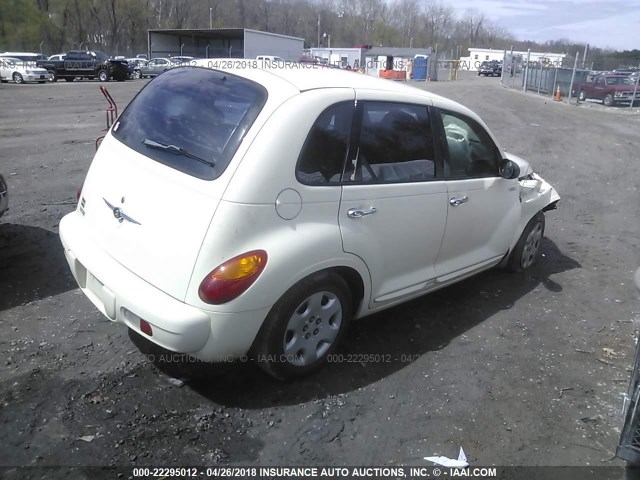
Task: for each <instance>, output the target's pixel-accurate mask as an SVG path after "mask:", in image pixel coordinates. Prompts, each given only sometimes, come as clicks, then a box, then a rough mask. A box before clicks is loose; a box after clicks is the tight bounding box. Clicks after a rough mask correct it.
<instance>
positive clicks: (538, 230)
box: [506, 212, 545, 272]
mask: <svg viewBox="0 0 640 480" xmlns="http://www.w3.org/2000/svg"><path fill="white" fill-rule="evenodd" d="M544 225H545V221H544V213H542V212H538V213H536V214H535V215H534V216H533V218H532V219H531V220H529V223H527V226H526V227H524V230H523V232H522V235H520V239H519V240H518V243H516V246H515V248H514V249H513V251H512V252H511V255H509V260H508V262H507V265H506V268H507V270H510V271H512V272H522V271H524V270H526V269H528V268H530V267H531V266H532V265H533V264H534V263H535V261H536V257H537V256H538V252H539V251H540V244H541V243H542V237H543V236H544Z"/></svg>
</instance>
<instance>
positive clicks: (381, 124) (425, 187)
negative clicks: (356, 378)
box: [338, 90, 447, 308]
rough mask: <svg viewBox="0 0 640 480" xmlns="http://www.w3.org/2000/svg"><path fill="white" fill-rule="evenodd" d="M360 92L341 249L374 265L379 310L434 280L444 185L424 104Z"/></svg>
mask: <svg viewBox="0 0 640 480" xmlns="http://www.w3.org/2000/svg"><path fill="white" fill-rule="evenodd" d="M356 97H357V99H358V102H357V104H358V107H357V109H356V120H355V123H354V129H353V134H352V141H351V148H350V151H349V156H348V161H347V168H346V170H345V174H344V176H343V185H342V198H341V202H340V212H339V217H338V222H339V225H340V231H341V235H342V242H343V249H344V251H345V252H349V253H353V254H355V255H357V256H359V257H360V258H361V259H362V260H363V261H364V262H365V263H366V265H367V267H368V268H369V272H370V274H371V292H372V296H371V300H370V307H371V308H376V307H378V306H383V305H386V304H389V303H394V302H397V301H399V300H400V299H402V298H403V297H406V296H408V295H412V294H415V293H417V292H420V291H424V290H426V289H428V288H429V287H430V286H431V285H432V284H433V281H434V277H435V267H434V264H435V261H436V258H437V255H438V250H439V248H440V244H441V242H442V237H443V234H444V228H445V223H446V213H447V209H446V199H447V187H446V183H445V182H444V180H443V179H442V178H440V177H439V176H438V175H439V174H440V173H441V163H440V160H439V156H438V153H437V152H438V150H437V145H436V142H435V141H434V136H433V133H432V132H433V130H432V129H433V127H432V123H431V118H430V112H429V106H428V104H427V103H416V100H415V97H413V96H410V95H406V94H400V93H397V94H391V93H389V92H382V91H363V90H359V91H358V92H357V93H356ZM422 102H430V101H429V100H423V101H422Z"/></svg>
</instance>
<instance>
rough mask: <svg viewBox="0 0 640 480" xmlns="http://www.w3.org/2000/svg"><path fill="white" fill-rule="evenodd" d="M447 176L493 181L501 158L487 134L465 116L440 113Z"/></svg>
mask: <svg viewBox="0 0 640 480" xmlns="http://www.w3.org/2000/svg"><path fill="white" fill-rule="evenodd" d="M441 117H442V124H443V126H444V133H445V139H446V144H447V153H448V159H449V173H450V176H451V177H454V178H474V177H496V176H498V173H499V164H500V160H501V158H502V155H501V154H500V150H498V148H497V147H496V145H495V143H494V142H493V140H492V139H491V137H490V136H489V133H488V132H487V131H486V130H485V129H484V128H483V127H482V126H481V125H480V124H479V123H478V122H476V121H475V120H473V119H471V118H469V117H466V116H465V115H462V114H459V113H454V112H449V111H444V110H443V111H441Z"/></svg>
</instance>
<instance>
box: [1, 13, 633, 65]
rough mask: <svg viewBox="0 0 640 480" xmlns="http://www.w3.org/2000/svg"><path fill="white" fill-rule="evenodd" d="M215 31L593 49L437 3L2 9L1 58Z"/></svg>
mask: <svg viewBox="0 0 640 480" xmlns="http://www.w3.org/2000/svg"><path fill="white" fill-rule="evenodd" d="M210 26H211V27H213V28H220V27H244V28H253V29H257V30H264V31H269V32H274V33H281V34H285V35H292V36H296V37H302V38H304V39H305V47H314V46H317V45H320V46H328V43H329V40H330V41H331V45H333V46H336V47H337V46H345V47H351V46H355V45H363V44H365V45H374V46H379V45H383V46H392V47H410V46H411V47H431V48H436V46H437V49H438V52H439V55H438V57H439V58H440V59H443V58H444V59H448V58H451V57H452V56H453V58H457V57H458V56H459V55H466V54H467V48H469V47H484V48H497V49H510V48H511V47H513V48H514V49H516V50H526V49H527V48H531V49H532V50H537V51H548V52H555V53H570V54H571V55H573V54H574V52H576V51H580V52H582V51H583V50H584V48H585V45H583V44H579V43H578V44H577V43H573V42H571V41H569V40H564V39H563V40H557V41H552V42H546V43H536V42H528V41H519V40H516V39H515V38H514V37H513V35H512V34H511V33H510V32H509V31H508V30H506V29H504V28H502V27H500V26H498V25H496V24H495V22H493V21H491V19H489V18H487V16H486V15H484V13H482V12H480V11H478V10H475V9H469V10H466V11H465V12H464V13H462V14H457V13H456V12H455V10H454V9H453V8H452V7H450V6H448V5H444V4H442V3H439V2H437V1H435V0H434V1H429V0H394V1H392V2H389V1H387V0H0V51H1V50H21V51H34V52H42V53H44V54H53V53H60V52H65V51H67V50H70V49H93V50H102V51H105V52H107V53H108V54H110V55H126V56H129V55H134V54H137V53H142V52H146V50H147V30H148V29H154V28H209V27H210ZM325 34H326V35H325ZM625 55H626V57H625ZM594 59H595V60H594ZM589 60H590V62H594V63H596V65H595V66H594V68H613V67H615V66H618V65H617V64H618V63H620V62H626V63H627V64H636V65H637V64H638V62H639V61H640V52H638V51H637V50H635V51H632V52H625V53H624V54H623V53H621V52H612V51H604V50H601V49H599V48H591V49H590V51H589ZM590 62H588V63H589V64H590ZM605 63H607V64H606V65H605ZM614 64H615V65H614Z"/></svg>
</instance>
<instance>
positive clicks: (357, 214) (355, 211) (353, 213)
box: [347, 207, 378, 218]
mask: <svg viewBox="0 0 640 480" xmlns="http://www.w3.org/2000/svg"><path fill="white" fill-rule="evenodd" d="M377 211H378V210H377V209H376V207H371V208H369V209H368V210H360V209H359V208H350V209H349V211H348V212H347V216H348V217H349V218H362V217H366V216H367V215H373V214H374V213H376V212H377Z"/></svg>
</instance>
